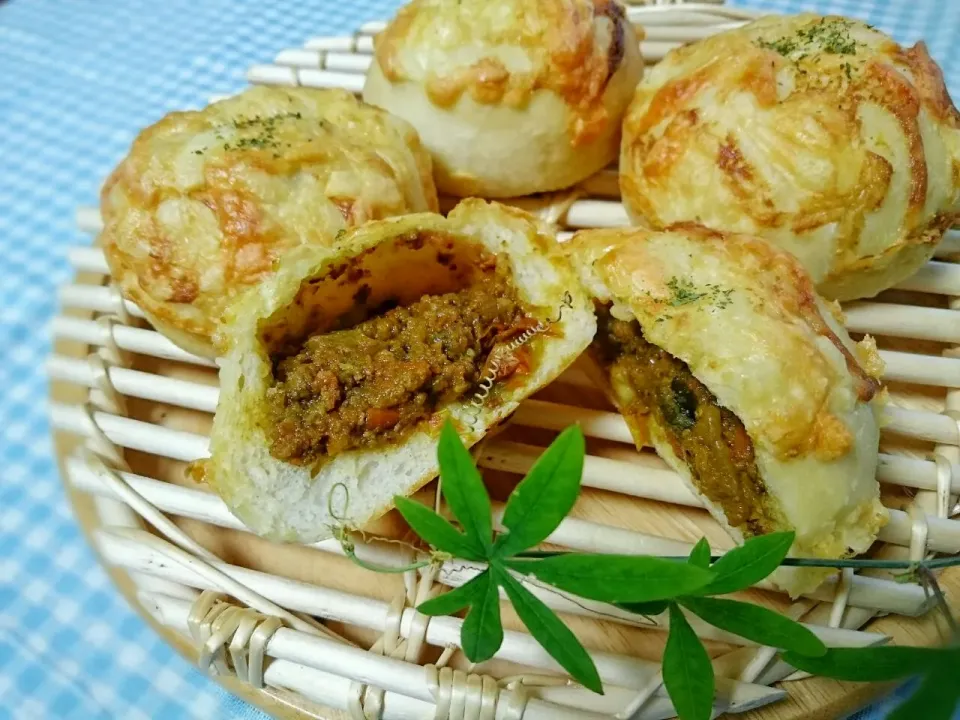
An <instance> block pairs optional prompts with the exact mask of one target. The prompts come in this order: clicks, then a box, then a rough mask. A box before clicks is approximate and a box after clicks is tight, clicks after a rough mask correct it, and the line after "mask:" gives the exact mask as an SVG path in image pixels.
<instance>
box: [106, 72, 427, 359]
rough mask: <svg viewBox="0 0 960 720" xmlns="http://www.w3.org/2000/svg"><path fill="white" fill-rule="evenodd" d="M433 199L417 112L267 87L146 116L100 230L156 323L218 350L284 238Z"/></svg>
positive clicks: (188, 342)
mask: <svg viewBox="0 0 960 720" xmlns="http://www.w3.org/2000/svg"><path fill="white" fill-rule="evenodd" d="M436 209H437V197H436V188H435V187H434V185H433V180H432V166H431V163H430V158H429V155H428V153H427V152H426V151H425V150H424V149H423V148H422V147H421V145H420V141H419V138H418V136H417V134H416V132H415V131H414V130H413V128H412V127H410V125H409V124H407V123H406V122H404V121H403V120H400V119H399V118H394V117H391V116H390V115H388V114H387V113H385V112H383V111H382V110H380V109H379V108H374V107H372V106H369V105H365V104H363V103H361V102H359V101H357V100H356V99H355V98H354V97H353V96H352V95H351V94H350V93H348V92H346V91H342V90H314V89H308V88H276V87H270V88H268V87H256V88H252V89H250V90H247V91H245V92H243V93H241V94H240V95H237V96H235V97H232V98H229V99H227V100H223V101H220V102H217V103H214V104H212V105H210V106H209V107H207V108H205V109H203V110H200V111H197V112H175V113H170V114H169V115H167V116H166V117H164V118H163V119H162V120H160V121H159V122H157V123H155V124H154V125H152V126H150V127H148V128H146V129H145V130H143V131H142V132H141V133H140V134H139V135H138V136H137V138H136V139H135V140H134V142H133V145H132V147H131V149H130V152H129V154H128V155H127V157H126V158H125V159H124V160H123V161H122V162H121V163H120V164H119V166H118V167H117V168H116V169H115V170H114V171H113V173H112V174H111V175H110V177H109V178H108V179H107V182H106V183H105V185H104V187H103V190H102V193H101V214H102V216H103V222H104V228H103V232H102V233H101V242H102V244H103V246H104V252H105V253H106V257H107V262H108V264H109V266H110V271H111V274H112V275H113V277H114V279H115V281H116V282H117V283H118V285H119V286H120V288H121V290H122V292H123V294H124V295H125V296H126V297H127V298H128V299H130V300H132V301H133V302H134V303H136V304H137V305H138V306H139V307H140V308H141V309H142V310H143V311H144V313H145V314H146V315H147V317H148V318H149V319H150V320H151V322H153V324H154V325H155V326H156V327H157V329H158V330H159V331H160V332H162V333H163V334H165V335H166V336H167V337H168V338H170V339H171V340H172V341H173V342H175V343H176V344H177V345H179V346H181V347H183V348H184V349H185V350H188V351H189V352H193V353H195V354H197V355H201V356H205V357H214V356H215V355H216V354H217V351H216V349H215V348H214V346H213V344H212V342H211V337H212V335H213V333H214V331H215V329H216V326H217V322H218V319H219V316H220V314H221V312H222V311H223V308H224V307H225V306H226V303H227V302H228V301H229V300H230V298H231V297H232V296H233V295H234V294H235V293H237V292H238V291H240V290H242V289H243V288H245V287H247V286H249V285H251V284H253V283H256V282H258V281H260V280H261V279H262V278H264V277H266V276H267V275H269V274H270V272H271V271H272V268H273V264H274V263H275V262H276V260H277V259H278V258H280V257H281V256H282V255H283V254H284V253H285V252H287V251H289V250H290V249H292V248H294V247H296V246H298V245H300V244H304V243H307V244H311V243H317V244H325V243H328V242H330V241H331V240H332V238H333V237H334V235H335V234H336V233H337V231H339V230H340V229H342V228H344V227H347V226H352V225H356V224H359V223H362V222H365V221H366V220H370V219H379V218H383V217H389V216H392V215H398V214H402V213H404V212H421V211H427V210H436Z"/></svg>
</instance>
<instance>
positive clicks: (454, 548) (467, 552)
mask: <svg viewBox="0 0 960 720" xmlns="http://www.w3.org/2000/svg"><path fill="white" fill-rule="evenodd" d="M393 502H394V504H395V505H396V506H397V510H399V511H400V514H401V515H402V516H403V519H404V520H406V521H407V524H408V525H409V526H410V527H411V528H413V531H414V532H415V533H417V535H419V536H420V537H421V538H423V539H424V540H425V541H426V542H428V543H430V544H431V545H432V546H433V547H435V548H436V549H437V550H442V551H443V552H448V553H451V554H452V555H456V556H457V557H461V558H464V559H465V560H485V559H486V553H485V552H484V549H483V548H482V547H481V546H480V545H479V544H478V543H477V542H475V541H474V540H473V538H470V537H467V536H466V535H464V534H463V533H462V532H460V531H459V530H457V529H456V528H455V527H454V526H453V525H451V524H450V523H449V522H448V521H447V520H446V518H442V517H440V516H439V515H437V514H436V513H435V512H434V511H433V510H431V509H430V508H428V507H424V506H423V505H421V504H420V503H418V502H416V501H415V500H411V499H410V498H405V497H403V496H400V495H397V496H396V497H394V499H393Z"/></svg>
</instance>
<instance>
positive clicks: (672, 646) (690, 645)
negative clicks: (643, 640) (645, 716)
mask: <svg viewBox="0 0 960 720" xmlns="http://www.w3.org/2000/svg"><path fill="white" fill-rule="evenodd" d="M714 683H715V680H714V677H713V665H712V664H711V663H710V656H709V655H708V654H707V650H706V648H705V647H703V643H702V642H700V638H698V637H697V634H696V633H695V632H694V631H693V628H691V627H690V623H688V622H687V619H686V618H685V617H684V616H683V612H682V611H681V610H680V608H679V607H678V606H677V605H676V604H675V603H671V605H670V634H669V635H668V636H667V646H666V647H665V648H664V649H663V685H664V687H666V689H667V694H668V695H669V696H670V699H671V700H672V701H673V707H674V709H675V710H676V711H677V715H678V716H679V717H680V720H710V715H711V714H712V712H713V691H714Z"/></svg>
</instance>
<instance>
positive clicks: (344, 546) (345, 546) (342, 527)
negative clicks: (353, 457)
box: [327, 482, 442, 575]
mask: <svg viewBox="0 0 960 720" xmlns="http://www.w3.org/2000/svg"><path fill="white" fill-rule="evenodd" d="M338 490H342V491H343V511H342V512H341V511H338V510H336V509H335V508H334V495H335V494H336V493H337V491H338ZM349 507H350V488H348V487H347V486H346V484H345V483H342V482H338V483H334V484H333V486H332V487H331V488H330V492H329V493H328V494H327V513H328V514H329V515H330V517H332V518H333V519H334V520H336V521H337V523H338V524H337V525H332V526H331V527H330V529H331V530H332V532H333V538H334V540H336V541H337V542H338V543H340V549H341V550H343V554H344V555H345V556H346V557H347V558H349V559H350V560H351V561H352V562H353V563H354V564H355V565H358V566H360V567H362V568H364V569H365V570H371V571H373V572H378V573H391V574H396V575H400V574H403V573H405V572H409V571H410V570H419V569H420V568H425V567H428V566H429V565H433V564H434V563H437V562H438V561H442V557H440V556H441V555H442V553H433V554H431V555H430V559H429V560H420V561H418V562H415V563H410V564H409V565H401V566H400V567H395V566H392V565H379V564H377V563H372V562H369V561H367V560H364V559H363V558H361V557H358V556H357V552H356V550H357V544H356V543H355V542H354V541H353V538H351V537H350V530H349V529H347V525H346V519H347V514H348V509H349Z"/></svg>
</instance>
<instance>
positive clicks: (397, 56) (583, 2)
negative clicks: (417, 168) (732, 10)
mask: <svg viewBox="0 0 960 720" xmlns="http://www.w3.org/2000/svg"><path fill="white" fill-rule="evenodd" d="M626 43H637V36H636V33H635V31H634V30H633V28H632V26H631V25H630V22H629V21H628V20H627V18H626V16H625V13H624V10H623V7H622V6H621V5H620V4H619V3H618V2H616V1H615V0H465V1H463V2H461V1H460V0H414V2H411V3H409V4H408V5H406V6H404V7H403V8H402V9H401V10H400V11H399V12H398V13H397V16H396V18H395V19H394V20H393V21H392V22H391V23H390V25H389V26H388V27H387V29H386V30H384V32H382V33H381V34H380V35H378V36H377V38H376V41H375V46H376V61H377V63H378V64H379V66H380V69H381V70H382V71H383V74H384V76H385V77H386V78H387V79H388V80H390V81H391V82H394V83H396V82H402V81H405V80H416V81H424V83H425V87H426V92H427V95H428V96H429V98H430V100H431V101H432V102H433V103H434V104H435V105H437V106H440V107H450V106H452V105H453V104H455V103H456V102H457V100H459V99H460V97H461V95H463V94H464V93H467V94H469V95H470V96H471V97H472V98H473V99H474V100H475V101H476V102H478V103H484V104H501V103H502V104H504V105H507V106H509V107H516V108H519V107H522V106H524V105H525V104H526V103H527V102H528V101H529V99H530V97H531V95H532V94H533V93H534V92H536V91H538V90H550V91H553V92H555V93H556V94H557V95H559V96H560V97H561V98H562V99H563V100H564V101H565V102H566V104H567V105H568V106H569V107H570V108H571V109H573V110H574V111H575V115H574V118H575V119H574V127H573V128H572V130H573V144H574V145H577V144H580V143H586V142H589V141H590V140H591V139H592V138H594V137H596V136H597V135H598V134H600V133H601V132H602V131H603V128H604V127H605V126H606V124H607V123H608V122H610V121H611V119H610V118H609V117H608V114H607V110H606V108H605V107H604V104H603V94H604V90H605V89H606V87H607V84H608V83H609V82H610V79H611V78H612V77H613V75H614V74H615V73H616V71H617V70H618V69H619V67H620V64H621V62H622V60H623V57H624V48H625V46H626Z"/></svg>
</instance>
